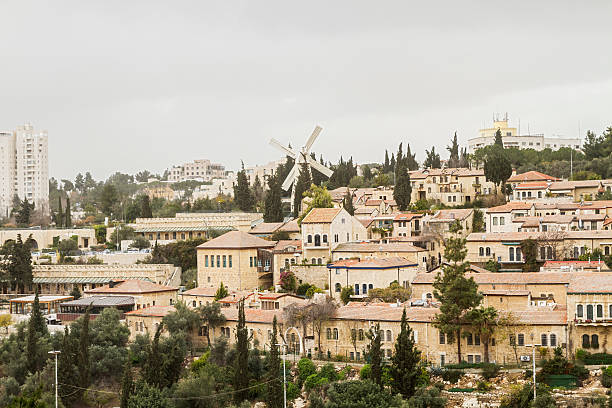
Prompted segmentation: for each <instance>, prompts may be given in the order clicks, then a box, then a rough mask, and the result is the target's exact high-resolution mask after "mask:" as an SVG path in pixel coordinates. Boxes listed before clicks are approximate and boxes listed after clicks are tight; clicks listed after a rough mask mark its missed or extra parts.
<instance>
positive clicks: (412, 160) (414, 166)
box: [406, 143, 419, 170]
mask: <svg viewBox="0 0 612 408" xmlns="http://www.w3.org/2000/svg"><path fill="white" fill-rule="evenodd" d="M406 167H408V170H418V169H419V163H418V162H417V161H416V153H415V154H412V152H411V151H410V143H406Z"/></svg>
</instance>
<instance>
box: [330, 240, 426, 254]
mask: <svg viewBox="0 0 612 408" xmlns="http://www.w3.org/2000/svg"><path fill="white" fill-rule="evenodd" d="M423 251H425V249H423V248H419V247H416V246H414V245H412V244H411V243H408V242H390V243H388V244H378V243H374V242H345V243H341V244H338V245H337V246H336V248H335V249H334V250H333V252H423Z"/></svg>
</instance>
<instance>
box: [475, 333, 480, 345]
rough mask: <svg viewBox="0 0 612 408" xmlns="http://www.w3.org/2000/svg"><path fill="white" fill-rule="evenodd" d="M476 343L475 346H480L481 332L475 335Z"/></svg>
mask: <svg viewBox="0 0 612 408" xmlns="http://www.w3.org/2000/svg"><path fill="white" fill-rule="evenodd" d="M474 345H475V346H480V335H479V334H476V335H475V336H474Z"/></svg>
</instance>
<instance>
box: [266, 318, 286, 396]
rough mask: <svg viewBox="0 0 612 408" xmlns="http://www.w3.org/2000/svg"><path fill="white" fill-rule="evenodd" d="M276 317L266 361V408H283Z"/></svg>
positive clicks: (273, 322) (273, 321)
mask: <svg viewBox="0 0 612 408" xmlns="http://www.w3.org/2000/svg"><path fill="white" fill-rule="evenodd" d="M277 335H278V332H277V321H276V316H274V319H273V320H272V336H271V337H270V357H269V360H268V375H267V380H268V381H270V382H269V383H268V386H267V401H266V403H267V406H268V407H269V408H281V407H282V406H283V386H282V384H281V382H280V378H281V376H280V366H281V360H280V353H279V344H278V338H277Z"/></svg>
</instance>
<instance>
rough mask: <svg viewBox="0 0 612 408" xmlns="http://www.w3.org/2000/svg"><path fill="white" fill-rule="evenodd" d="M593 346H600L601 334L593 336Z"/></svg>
mask: <svg viewBox="0 0 612 408" xmlns="http://www.w3.org/2000/svg"><path fill="white" fill-rule="evenodd" d="M591 348H594V349H596V348H599V336H598V335H596V334H594V335H592V336H591Z"/></svg>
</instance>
